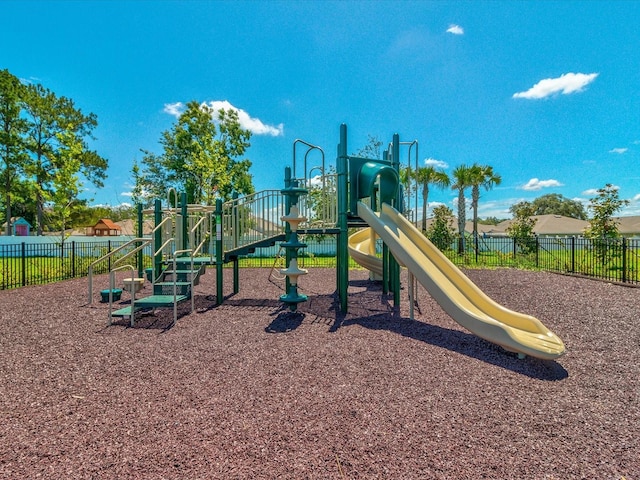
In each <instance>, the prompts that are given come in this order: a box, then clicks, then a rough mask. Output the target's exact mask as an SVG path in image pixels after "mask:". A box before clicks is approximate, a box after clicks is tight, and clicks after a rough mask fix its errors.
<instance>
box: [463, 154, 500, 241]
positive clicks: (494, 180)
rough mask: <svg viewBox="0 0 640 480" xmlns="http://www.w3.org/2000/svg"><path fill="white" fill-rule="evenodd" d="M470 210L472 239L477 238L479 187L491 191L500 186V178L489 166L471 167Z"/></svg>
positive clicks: (475, 164)
mask: <svg viewBox="0 0 640 480" xmlns="http://www.w3.org/2000/svg"><path fill="white" fill-rule="evenodd" d="M470 170H471V208H472V209H473V238H477V237H478V202H479V200H480V187H484V189H485V190H491V189H492V188H493V186H494V185H500V183H501V182H502V177H501V176H500V175H498V174H497V173H495V172H494V171H493V167H491V166H489V165H478V164H477V163H474V164H473V165H472V166H471V169H470Z"/></svg>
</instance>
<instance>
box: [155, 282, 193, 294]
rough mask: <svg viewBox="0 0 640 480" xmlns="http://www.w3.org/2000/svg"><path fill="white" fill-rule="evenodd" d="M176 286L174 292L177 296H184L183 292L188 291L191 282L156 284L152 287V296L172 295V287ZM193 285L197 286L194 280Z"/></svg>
mask: <svg viewBox="0 0 640 480" xmlns="http://www.w3.org/2000/svg"><path fill="white" fill-rule="evenodd" d="M174 284H175V286H176V292H177V293H178V295H181V294H186V293H187V292H185V291H184V290H185V289H186V290H188V289H189V288H191V282H156V283H155V284H154V285H153V294H154V295H162V293H161V292H163V291H165V292H169V295H173V285H174ZM193 284H194V285H197V284H198V282H197V281H195V280H194V282H193Z"/></svg>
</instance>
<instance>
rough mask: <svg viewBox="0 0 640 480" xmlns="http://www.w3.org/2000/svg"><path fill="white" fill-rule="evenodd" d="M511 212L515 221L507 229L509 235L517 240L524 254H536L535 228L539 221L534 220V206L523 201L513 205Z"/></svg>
mask: <svg viewBox="0 0 640 480" xmlns="http://www.w3.org/2000/svg"><path fill="white" fill-rule="evenodd" d="M509 211H510V212H511V214H512V215H513V221H512V222H511V225H509V226H508V227H507V235H509V236H510V237H511V238H513V239H514V240H515V242H516V245H518V246H519V247H520V251H522V253H526V254H528V253H532V252H534V251H535V249H536V243H535V238H534V233H533V228H534V227H535V226H536V222H537V220H536V219H535V218H533V215H534V209H533V205H532V204H531V202H526V201H523V202H519V203H516V204H515V205H512V206H511V207H510V208H509Z"/></svg>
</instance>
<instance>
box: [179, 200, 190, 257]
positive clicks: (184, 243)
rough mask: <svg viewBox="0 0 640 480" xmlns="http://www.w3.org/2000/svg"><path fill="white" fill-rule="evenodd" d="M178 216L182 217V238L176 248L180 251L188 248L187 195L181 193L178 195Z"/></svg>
mask: <svg viewBox="0 0 640 480" xmlns="http://www.w3.org/2000/svg"><path fill="white" fill-rule="evenodd" d="M180 215H182V231H181V232H180V237H181V238H182V239H181V240H180V242H179V244H178V248H179V249H181V250H184V249H187V248H189V235H188V232H189V221H188V219H189V210H188V204H187V193H186V192H183V193H182V194H181V195H180Z"/></svg>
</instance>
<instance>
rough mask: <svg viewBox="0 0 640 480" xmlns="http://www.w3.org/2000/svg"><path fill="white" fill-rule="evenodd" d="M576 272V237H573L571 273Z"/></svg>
mask: <svg viewBox="0 0 640 480" xmlns="http://www.w3.org/2000/svg"><path fill="white" fill-rule="evenodd" d="M575 272H576V237H575V235H574V236H573V237H571V273H575Z"/></svg>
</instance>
